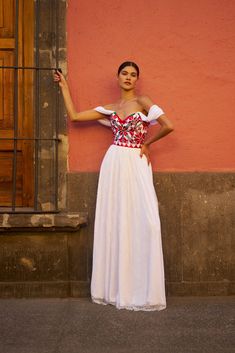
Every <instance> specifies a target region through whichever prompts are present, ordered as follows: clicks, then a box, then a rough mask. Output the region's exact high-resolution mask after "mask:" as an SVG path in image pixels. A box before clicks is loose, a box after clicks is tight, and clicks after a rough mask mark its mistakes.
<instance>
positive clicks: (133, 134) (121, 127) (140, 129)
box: [110, 112, 149, 148]
mask: <svg viewBox="0 0 235 353" xmlns="http://www.w3.org/2000/svg"><path fill="white" fill-rule="evenodd" d="M110 123H111V128H112V131H113V135H114V141H113V143H114V145H117V146H123V147H131V148H140V147H141V146H142V145H143V143H144V139H145V136H146V134H147V128H148V125H149V123H148V122H145V121H143V120H142V119H141V117H140V115H139V113H138V112H137V113H135V114H131V115H130V116H128V117H126V119H124V120H122V119H120V118H119V116H118V115H117V113H115V112H114V113H112V114H111V117H110Z"/></svg>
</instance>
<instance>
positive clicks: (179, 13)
mask: <svg viewBox="0 0 235 353" xmlns="http://www.w3.org/2000/svg"><path fill="white" fill-rule="evenodd" d="M234 18H235V1H232V0H197V1H196V0H192V1H188V0H147V1H143V0H128V1H127V0H115V1H110V0H99V1H95V0H79V1H78V0H68V12H67V35H68V37H67V38H68V80H69V85H70V88H71V93H72V96H73V99H74V102H75V105H76V108H77V110H86V109H91V108H93V107H96V106H97V105H103V104H108V103H112V102H114V101H115V100H117V99H118V97H119V91H118V87H117V82H116V71H117V68H118V66H119V64H120V63H122V62H123V61H126V60H133V61H135V62H136V63H137V64H138V65H139V67H140V71H141V77H140V80H139V82H138V90H139V92H141V93H142V94H147V95H149V96H150V97H151V98H152V100H153V101H154V102H155V103H156V104H158V105H159V106H161V107H162V108H163V109H164V111H165V113H166V115H167V116H168V117H169V118H170V119H171V120H172V121H173V123H174V125H175V131H174V132H173V133H172V134H170V135H168V136H167V137H165V138H163V139H161V140H159V141H158V142H156V143H155V144H153V145H152V146H151V160H152V165H153V169H154V171H235V97H234V96H235V45H234V38H235V21H234ZM158 126H159V125H158ZM157 128H158V127H157V126H155V127H152V128H151V129H150V132H149V133H154V132H155V131H156V129H157ZM111 142H112V134H111V132H110V130H109V129H108V128H106V127H103V126H101V125H100V124H99V123H97V122H89V123H87V122H85V123H71V122H69V169H70V171H71V172H75V171H97V170H99V167H100V163H101V160H102V157H103V155H104V153H105V151H106V149H107V148H108V146H109V145H110V143H111Z"/></svg>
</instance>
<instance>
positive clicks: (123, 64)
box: [118, 61, 140, 77]
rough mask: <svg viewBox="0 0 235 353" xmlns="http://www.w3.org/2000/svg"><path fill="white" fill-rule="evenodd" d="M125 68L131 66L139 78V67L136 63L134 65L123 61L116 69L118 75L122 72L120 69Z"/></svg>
mask: <svg viewBox="0 0 235 353" xmlns="http://www.w3.org/2000/svg"><path fill="white" fill-rule="evenodd" d="M126 66H133V67H134V68H135V69H136V71H137V77H139V74H140V70H139V67H138V65H137V64H136V63H134V62H133V61H125V62H124V63H122V64H121V65H120V66H119V68H118V75H119V74H120V72H121V71H122V69H124V67H126Z"/></svg>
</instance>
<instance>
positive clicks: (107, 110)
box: [94, 106, 114, 115]
mask: <svg viewBox="0 0 235 353" xmlns="http://www.w3.org/2000/svg"><path fill="white" fill-rule="evenodd" d="M94 110H96V111H97V112H99V113H101V114H104V115H111V114H113V113H114V110H110V109H105V108H104V107H101V106H99V107H96V108H94Z"/></svg>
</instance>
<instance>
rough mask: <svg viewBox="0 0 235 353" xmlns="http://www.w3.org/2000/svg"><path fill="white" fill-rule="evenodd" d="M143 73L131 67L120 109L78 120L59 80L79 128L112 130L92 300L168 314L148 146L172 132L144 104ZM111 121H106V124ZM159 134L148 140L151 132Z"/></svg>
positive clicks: (126, 67)
mask: <svg viewBox="0 0 235 353" xmlns="http://www.w3.org/2000/svg"><path fill="white" fill-rule="evenodd" d="M138 79H139V68H138V66H137V65H136V64H135V63H133V62H124V63H123V64H122V65H121V66H120V67H119V69H118V73H117V80H118V84H119V87H120V91H121V97H120V99H119V100H118V101H117V102H116V103H112V104H108V105H106V106H103V107H101V106H99V107H96V108H95V109H92V110H87V111H84V112H79V113H78V112H76V109H75V107H74V105H73V102H72V99H71V96H70V93H69V88H68V85H67V83H66V80H65V79H64V77H63V75H62V74H61V73H59V72H57V73H56V74H55V81H56V82H59V85H60V87H61V89H62V93H63V97H64V101H65V105H66V109H67V112H68V115H69V117H70V119H71V120H72V121H84V120H99V121H100V122H101V123H104V124H106V125H107V118H108V119H109V120H108V124H109V125H110V126H111V129H112V131H113V135H114V142H113V145H111V146H110V147H109V149H108V151H107V152H106V154H105V157H104V159H103V162H102V165H101V169H100V176H99V184H98V192H97V201H96V216H95V231H94V246H93V267H92V278H91V298H92V301H93V302H94V303H98V304H104V305H106V304H113V305H115V306H116V308H118V309H129V310H144V311H151V310H163V309H165V308H166V298H165V280H164V262H163V253H162V241H161V228H160V219H159V212H158V201H157V196H156V193H155V189H154V186H153V178H152V168H151V164H150V159H149V146H150V145H151V144H152V143H153V142H155V141H157V140H159V139H160V138H162V137H163V136H165V135H167V134H168V133H169V132H171V131H172V130H173V125H172V123H171V121H170V120H169V119H168V118H167V117H166V116H165V114H164V112H163V110H162V109H161V108H160V107H158V106H157V105H156V104H153V102H152V101H151V99H150V98H149V97H147V96H137V94H136V92H135V87H136V84H137V81H138ZM104 118H106V120H105V119H104ZM157 121H158V123H159V124H160V126H161V127H160V129H159V130H158V132H157V133H156V134H155V135H154V136H153V137H151V138H148V139H147V140H146V139H145V137H146V133H147V129H148V127H149V125H151V124H154V123H156V122H157Z"/></svg>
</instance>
